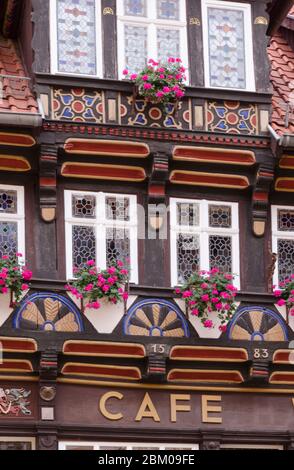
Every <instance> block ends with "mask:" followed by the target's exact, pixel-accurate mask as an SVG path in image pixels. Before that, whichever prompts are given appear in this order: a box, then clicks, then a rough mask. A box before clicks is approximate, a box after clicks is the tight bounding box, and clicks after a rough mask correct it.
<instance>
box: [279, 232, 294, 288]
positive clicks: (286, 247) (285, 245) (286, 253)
mask: <svg viewBox="0 0 294 470" xmlns="http://www.w3.org/2000/svg"><path fill="white" fill-rule="evenodd" d="M293 266H294V240H278V269H279V281H280V282H281V281H284V280H285V279H287V278H289V277H290V276H291V274H293Z"/></svg>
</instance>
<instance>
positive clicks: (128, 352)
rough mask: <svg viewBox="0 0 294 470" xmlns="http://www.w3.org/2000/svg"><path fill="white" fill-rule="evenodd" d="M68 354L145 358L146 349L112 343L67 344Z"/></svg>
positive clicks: (65, 346) (64, 350) (66, 350)
mask: <svg viewBox="0 0 294 470" xmlns="http://www.w3.org/2000/svg"><path fill="white" fill-rule="evenodd" d="M63 352H64V353H66V354H70V353H73V354H84V355H87V354H88V355H95V354H97V355H100V356H113V355H115V356H121V357H142V358H143V357H145V351H144V348H143V347H142V346H141V345H136V344H115V343H113V344H111V343H106V344H103V343H100V344H99V343H98V344H95V343H72V342H67V343H65V345H64V346H63Z"/></svg>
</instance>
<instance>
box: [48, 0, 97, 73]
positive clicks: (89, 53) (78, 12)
mask: <svg viewBox="0 0 294 470" xmlns="http://www.w3.org/2000/svg"><path fill="white" fill-rule="evenodd" d="M100 9H101V3H100V0H51V33H52V34H51V62H52V71H53V73H54V72H59V73H68V74H78V75H89V76H99V75H100V70H101V61H100V57H101V51H100V42H101V38H100V35H101V25H100Z"/></svg>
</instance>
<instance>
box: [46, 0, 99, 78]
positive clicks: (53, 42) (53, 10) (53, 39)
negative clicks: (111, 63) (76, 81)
mask: <svg viewBox="0 0 294 470" xmlns="http://www.w3.org/2000/svg"><path fill="white" fill-rule="evenodd" d="M57 1H58V0H50V8H49V11H50V14H49V18H50V20H49V21H50V64H51V67H50V68H51V73H52V74H54V75H66V76H69V77H80V76H83V77H89V78H103V66H102V57H103V51H102V21H101V0H95V2H96V4H95V19H94V21H95V30H96V74H95V75H89V74H85V73H82V72H81V73H72V72H69V73H66V72H59V70H58V48H57V21H56V15H57Z"/></svg>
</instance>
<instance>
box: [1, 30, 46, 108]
mask: <svg viewBox="0 0 294 470" xmlns="http://www.w3.org/2000/svg"><path fill="white" fill-rule="evenodd" d="M18 77H20V78H18ZM1 88H2V90H1ZM8 111H11V112H14V113H18V112H19V113H37V112H38V104H37V101H36V99H35V97H34V95H33V93H32V91H31V89H30V81H29V80H28V79H27V77H26V73H25V71H24V68H23V66H22V63H21V60H20V55H19V52H18V49H17V46H16V44H15V42H14V41H12V40H11V39H5V38H3V37H1V36H0V112H8Z"/></svg>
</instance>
